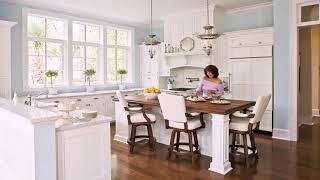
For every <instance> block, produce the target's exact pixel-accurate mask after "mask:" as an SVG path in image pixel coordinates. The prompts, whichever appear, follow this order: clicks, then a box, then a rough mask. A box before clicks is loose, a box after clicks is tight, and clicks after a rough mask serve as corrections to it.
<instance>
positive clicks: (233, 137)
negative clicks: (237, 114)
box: [231, 133, 237, 153]
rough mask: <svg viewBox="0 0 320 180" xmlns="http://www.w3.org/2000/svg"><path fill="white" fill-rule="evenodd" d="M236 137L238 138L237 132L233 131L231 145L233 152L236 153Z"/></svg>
mask: <svg viewBox="0 0 320 180" xmlns="http://www.w3.org/2000/svg"><path fill="white" fill-rule="evenodd" d="M236 138H237V134H236V133H232V145H231V152H232V153H234V151H235V149H234V147H235V145H236Z"/></svg>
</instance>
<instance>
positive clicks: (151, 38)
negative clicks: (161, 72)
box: [144, 0, 161, 59]
mask: <svg viewBox="0 0 320 180" xmlns="http://www.w3.org/2000/svg"><path fill="white" fill-rule="evenodd" d="M150 9H151V18H150V34H149V35H148V37H147V38H146V39H145V41H144V44H145V45H146V46H147V47H148V53H149V56H150V58H151V59H153V57H154V55H155V54H156V47H155V46H156V45H158V44H160V43H161V42H160V41H159V40H158V38H157V36H156V35H155V34H153V32H152V13H153V12H152V0H151V8H150Z"/></svg>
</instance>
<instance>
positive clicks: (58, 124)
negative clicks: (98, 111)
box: [56, 115, 112, 132]
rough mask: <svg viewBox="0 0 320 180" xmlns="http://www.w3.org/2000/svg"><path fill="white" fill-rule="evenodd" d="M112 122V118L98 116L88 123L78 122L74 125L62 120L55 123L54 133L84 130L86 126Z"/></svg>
mask: <svg viewBox="0 0 320 180" xmlns="http://www.w3.org/2000/svg"><path fill="white" fill-rule="evenodd" d="M111 121H112V117H107V116H102V115H98V116H97V117H96V118H94V119H91V120H90V121H79V122H76V123H67V124H65V121H64V120H63V119H59V120H58V121H56V131H57V132H59V131H67V130H72V129H78V128H84V127H88V126H94V125H98V124H102V123H110V122H111Z"/></svg>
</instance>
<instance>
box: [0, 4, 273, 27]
mask: <svg viewBox="0 0 320 180" xmlns="http://www.w3.org/2000/svg"><path fill="white" fill-rule="evenodd" d="M0 1H7V2H13V3H18V4H25V5H30V6H32V7H37V8H44V9H53V10H58V11H64V12H69V13H73V14H81V15H83V16H89V17H99V18H101V19H107V20H110V21H117V22H121V23H125V24H132V25H141V24H147V23H148V21H149V19H150V17H149V16H150V0H0ZM271 1H272V0H210V3H215V4H217V5H219V6H222V7H224V8H225V9H234V8H239V7H243V6H250V5H255V4H260V3H265V2H271ZM153 4H154V6H153V7H154V8H153V9H154V21H155V23H159V22H160V18H161V17H162V16H165V15H168V14H171V13H175V12H179V11H186V10H191V9H196V8H201V7H204V6H205V4H206V1H205V0H153Z"/></svg>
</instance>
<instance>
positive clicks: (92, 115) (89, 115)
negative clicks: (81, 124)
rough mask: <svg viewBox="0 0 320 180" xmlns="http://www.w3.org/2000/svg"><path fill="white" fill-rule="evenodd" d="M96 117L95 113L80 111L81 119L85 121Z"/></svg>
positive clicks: (96, 113)
mask: <svg viewBox="0 0 320 180" xmlns="http://www.w3.org/2000/svg"><path fill="white" fill-rule="evenodd" d="M97 116H98V112H97V111H89V110H85V111H82V117H84V118H86V119H93V118H96V117H97Z"/></svg>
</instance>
